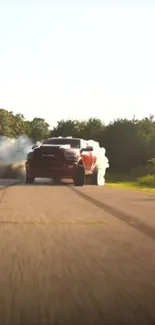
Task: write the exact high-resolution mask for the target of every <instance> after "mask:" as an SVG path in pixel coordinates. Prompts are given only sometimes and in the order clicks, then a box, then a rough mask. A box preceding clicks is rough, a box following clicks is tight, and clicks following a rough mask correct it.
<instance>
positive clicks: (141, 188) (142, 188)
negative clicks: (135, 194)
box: [106, 182, 155, 193]
mask: <svg viewBox="0 0 155 325" xmlns="http://www.w3.org/2000/svg"><path fill="white" fill-rule="evenodd" d="M106 186H110V187H113V188H123V189H130V190H136V191H142V192H150V193H155V188H152V187H146V186H140V185H138V184H137V183H136V182H121V183H106Z"/></svg>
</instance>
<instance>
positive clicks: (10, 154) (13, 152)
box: [0, 136, 33, 178]
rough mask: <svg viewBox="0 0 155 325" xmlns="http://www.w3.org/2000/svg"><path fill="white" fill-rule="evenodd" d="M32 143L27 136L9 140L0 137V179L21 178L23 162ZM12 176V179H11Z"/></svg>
mask: <svg viewBox="0 0 155 325" xmlns="http://www.w3.org/2000/svg"><path fill="white" fill-rule="evenodd" d="M32 145H33V142H32V141H31V139H29V138H28V137H27V136H20V137H19V138H17V139H9V138H6V137H2V136H0V177H1V178H3V177H5V178H7V177H8V178H11V175H12V178H14V177H15V178H16V177H17V178H18V177H21V176H22V177H23V174H24V162H25V160H26V156H27V153H28V152H29V151H30V150H31V147H32ZM13 176H14V177H13Z"/></svg>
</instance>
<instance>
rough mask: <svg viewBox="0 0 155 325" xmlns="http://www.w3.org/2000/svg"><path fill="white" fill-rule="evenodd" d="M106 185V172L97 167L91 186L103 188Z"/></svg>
mask: <svg viewBox="0 0 155 325" xmlns="http://www.w3.org/2000/svg"><path fill="white" fill-rule="evenodd" d="M104 183H105V179H104V170H103V169H101V168H98V167H96V168H95V170H94V173H93V175H92V181H91V185H97V186H103V185H104Z"/></svg>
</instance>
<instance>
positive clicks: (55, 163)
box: [25, 137, 104, 186]
mask: <svg viewBox="0 0 155 325" xmlns="http://www.w3.org/2000/svg"><path fill="white" fill-rule="evenodd" d="M88 143H89V142H88V141H86V140H83V139H79V138H72V137H55V138H50V139H47V140H44V141H43V142H42V143H41V145H39V146H38V145H34V146H33V147H32V150H31V151H30V152H29V153H28V155H27V161H26V165H25V167H26V183H33V182H34V180H35V178H52V179H53V181H54V182H55V183H57V184H58V183H60V182H61V180H62V179H65V178H69V179H73V182H74V185H75V186H83V185H84V184H85V182H86V178H87V179H89V183H90V184H92V185H103V184H102V183H103V181H104V174H103V173H102V172H101V169H102V168H99V167H98V166H97V164H96V162H97V155H96V154H95V150H94V148H93V146H90V145H89V144H88Z"/></svg>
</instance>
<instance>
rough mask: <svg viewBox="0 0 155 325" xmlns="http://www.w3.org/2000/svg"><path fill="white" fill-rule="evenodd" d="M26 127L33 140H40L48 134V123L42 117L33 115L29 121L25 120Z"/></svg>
mask: <svg viewBox="0 0 155 325" xmlns="http://www.w3.org/2000/svg"><path fill="white" fill-rule="evenodd" d="M26 128H27V133H28V136H29V137H30V138H31V139H32V140H33V141H41V140H43V139H46V138H48V137H49V135H50V131H49V124H48V123H47V122H46V121H45V120H44V119H43V118H38V117H35V118H34V119H33V120H32V121H31V122H27V126H26Z"/></svg>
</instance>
